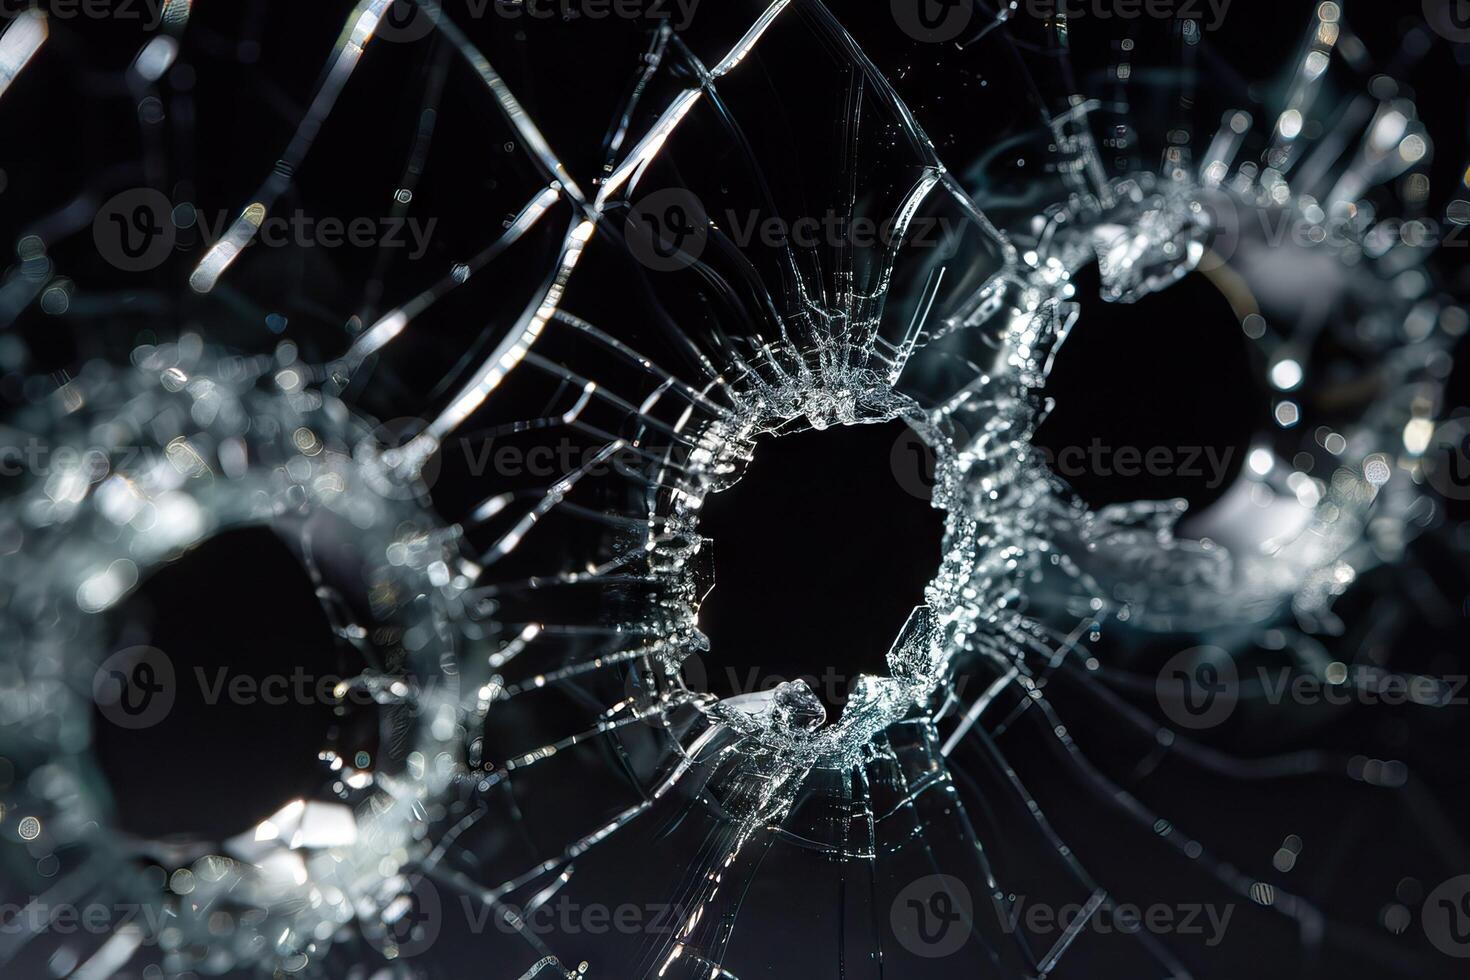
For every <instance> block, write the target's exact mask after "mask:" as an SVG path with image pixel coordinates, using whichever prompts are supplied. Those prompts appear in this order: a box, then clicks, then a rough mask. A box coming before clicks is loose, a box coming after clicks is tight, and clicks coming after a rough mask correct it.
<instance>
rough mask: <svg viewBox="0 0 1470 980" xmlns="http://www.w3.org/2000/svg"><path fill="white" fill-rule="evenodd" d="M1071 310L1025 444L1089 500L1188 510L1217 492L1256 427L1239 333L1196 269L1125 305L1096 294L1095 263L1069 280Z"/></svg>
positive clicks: (1253, 379) (1260, 413) (1253, 376)
mask: <svg viewBox="0 0 1470 980" xmlns="http://www.w3.org/2000/svg"><path fill="white" fill-rule="evenodd" d="M1077 301H1078V302H1080V303H1081V305H1082V313H1081V317H1080V318H1079V319H1078V321H1077V324H1076V326H1075V327H1074V328H1073V330H1072V333H1071V335H1070V336H1069V337H1068V338H1067V341H1066V343H1065V344H1063V345H1062V348H1061V351H1060V352H1059V353H1058V354H1057V359H1056V364H1055V365H1054V367H1053V370H1052V373H1051V376H1050V377H1049V378H1048V380H1047V386H1046V394H1047V395H1048V396H1049V397H1051V398H1054V399H1055V400H1056V408H1055V410H1054V411H1053V412H1052V413H1051V415H1050V416H1048V417H1047V419H1046V421H1044V422H1043V423H1042V425H1041V427H1040V428H1039V429H1038V430H1037V433H1036V438H1035V444H1036V445H1037V447H1038V448H1040V449H1041V450H1042V451H1043V452H1044V453H1046V454H1047V458H1048V460H1049V461H1050V462H1051V466H1052V470H1053V472H1055V473H1057V475H1059V476H1061V477H1062V478H1063V479H1064V480H1066V481H1067V483H1069V484H1070V485H1071V486H1072V488H1073V489H1074V490H1076V491H1077V493H1078V494H1079V495H1080V496H1081V497H1082V499H1083V500H1085V501H1087V503H1088V504H1090V505H1092V506H1094V507H1098V506H1102V505H1104V504H1110V503H1121V502H1124V501H1132V500H1165V499H1168V498H1172V497H1183V498H1184V499H1185V500H1187V501H1188V502H1189V512H1190V513H1191V514H1197V513H1199V512H1200V511H1201V510H1202V509H1204V508H1205V507H1208V506H1209V505H1210V504H1211V503H1213V502H1214V501H1215V500H1217V499H1219V497H1220V496H1221V495H1223V494H1224V493H1225V491H1226V490H1227V489H1229V487H1230V485H1231V483H1233V482H1234V480H1235V478H1236V475H1237V474H1238V473H1239V472H1240V468H1241V467H1242V466H1243V465H1244V464H1245V457H1246V455H1247V454H1248V453H1249V451H1250V443H1251V437H1252V435H1253V433H1255V432H1258V431H1262V430H1264V429H1266V428H1267V422H1268V420H1269V412H1270V402H1269V399H1268V398H1267V395H1266V392H1265V391H1264V389H1263V388H1262V386H1261V384H1260V383H1259V382H1258V381H1257V375H1258V372H1259V370H1260V369H1259V368H1258V367H1257V366H1255V365H1253V363H1252V357H1253V353H1252V351H1251V349H1250V346H1249V343H1250V342H1249V340H1248V339H1247V338H1246V336H1245V334H1244V333H1243V332H1242V330H1241V328H1240V323H1239V321H1238V319H1237V318H1236V315H1235V313H1234V311H1233V310H1232V309H1231V307H1230V304H1229V302H1228V301H1227V300H1226V298H1225V297H1224V295H1222V294H1221V293H1220V291H1219V290H1218V289H1216V288H1215V286H1214V284H1212V283H1211V282H1210V281H1209V280H1208V279H1207V278H1205V276H1204V275H1202V274H1200V273H1191V274H1189V275H1188V276H1185V277H1184V279H1182V280H1181V281H1179V282H1178V283H1175V284H1174V285H1172V286H1170V287H1169V288H1167V289H1165V290H1163V291H1162V292H1159V293H1155V294H1153V295H1150V296H1147V297H1145V298H1144V299H1143V300H1142V301H1140V302H1138V303H1133V304H1120V303H1108V302H1104V301H1103V300H1102V299H1101V298H1100V297H1099V295H1098V278H1097V268H1096V266H1091V267H1088V268H1087V269H1086V270H1084V271H1083V272H1082V273H1081V274H1079V275H1078V277H1077Z"/></svg>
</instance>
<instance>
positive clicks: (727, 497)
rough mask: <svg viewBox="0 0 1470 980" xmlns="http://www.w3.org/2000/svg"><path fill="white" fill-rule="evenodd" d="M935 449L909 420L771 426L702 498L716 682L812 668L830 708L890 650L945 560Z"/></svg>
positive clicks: (763, 679) (749, 682)
mask: <svg viewBox="0 0 1470 980" xmlns="http://www.w3.org/2000/svg"><path fill="white" fill-rule="evenodd" d="M930 470H932V460H931V458H930V455H929V450H928V448H927V447H926V446H924V445H923V443H922V442H921V441H920V440H919V438H918V436H917V435H916V434H915V433H914V431H913V430H912V429H910V428H909V427H908V426H907V425H905V424H903V423H902V422H889V423H883V424H872V425H852V426H839V427H835V428H831V429H828V430H826V431H823V432H804V433H800V434H796V435H790V436H781V437H778V438H766V439H763V440H761V441H760V442H758V443H757V445H756V450H755V458H754V460H753V462H752V463H751V465H750V468H749V470H748V471H747V472H746V473H745V475H744V476H743V477H742V478H741V480H740V481H739V482H738V483H737V484H736V485H735V486H733V487H732V488H730V489H729V490H726V491H724V492H722V493H717V494H712V495H710V496H709V497H708V498H706V500H705V505H704V513H703V516H702V518H701V523H700V530H701V533H702V534H703V535H704V536H705V537H707V538H711V539H712V540H713V542H714V567H715V586H714V589H713V590H712V591H711V592H710V594H709V595H708V597H706V599H705V602H704V604H703V606H702V607H701V608H700V612H699V623H700V629H701V630H703V631H704V633H705V634H706V635H707V636H708V637H709V640H710V652H709V655H708V656H707V657H706V658H705V661H706V663H705V671H706V673H707V675H708V681H707V689H708V690H710V691H711V692H713V693H715V694H718V695H720V696H722V697H726V696H729V695H732V694H743V693H752V692H754V691H761V690H767V689H769V688H771V687H774V686H775V685H776V684H778V683H780V681H782V680H796V679H798V678H800V679H804V680H805V681H806V682H807V684H808V685H809V686H810V687H811V688H812V689H813V691H814V692H815V693H816V694H817V696H818V697H820V698H821V699H822V701H823V703H824V704H826V706H827V709H828V717H829V719H830V718H832V717H834V716H835V714H836V709H840V708H841V706H842V705H843V704H845V703H846V701H847V697H848V695H849V693H850V691H851V687H852V685H853V683H854V682H855V681H856V679H857V677H858V675H859V674H874V675H878V676H887V675H888V673H889V670H888V664H887V660H886V655H887V653H888V650H889V647H891V646H892V644H893V641H894V639H895V638H896V637H897V636H898V633H899V631H900V630H901V629H902V627H903V625H904V623H905V622H906V621H907V619H908V617H909V614H910V613H911V612H912V610H913V608H914V607H915V606H916V605H920V604H922V603H923V601H924V586H925V585H926V584H927V583H928V581H929V579H930V578H932V577H933V575H934V573H935V570H936V569H937V568H938V565H939V558H940V555H941V546H942V541H943V536H944V519H943V514H942V513H941V512H940V511H938V510H936V509H934V508H933V507H932V506H931V505H930V503H929V496H930V495H929V489H930V486H929V479H930V478H931V474H930V472H929V471H930Z"/></svg>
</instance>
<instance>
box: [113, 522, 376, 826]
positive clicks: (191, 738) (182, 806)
mask: <svg viewBox="0 0 1470 980" xmlns="http://www.w3.org/2000/svg"><path fill="white" fill-rule="evenodd" d="M109 615H110V617H111V622H112V623H113V624H114V630H113V637H114V640H113V643H112V646H111V648H110V649H109V650H108V651H106V652H107V653H109V654H110V653H113V652H115V651H122V650H131V649H134V648H138V647H151V648H153V649H154V650H156V651H160V652H161V654H162V655H163V656H165V657H166V658H167V662H168V664H169V665H170V667H171V670H172V683H171V684H169V685H168V690H159V691H157V693H155V694H154V695H153V696H159V697H165V698H166V697H167V696H168V694H169V693H171V694H172V704H171V705H169V706H167V707H166V709H165V713H164V714H162V716H161V717H158V718H156V719H154V720H148V723H147V724H144V725H143V726H142V727H132V725H131V724H125V725H119V724H117V723H116V722H115V718H116V717H118V716H117V715H116V712H115V710H114V711H110V712H104V711H103V710H101V709H97V708H94V712H93V714H94V739H95V741H96V751H97V758H98V761H99V764H100V765H101V767H102V771H103V773H104V775H105V776H106V777H107V779H108V783H109V786H110V788H111V790H112V795H113V799H114V802H115V805H116V814H115V817H116V820H117V822H118V824H119V826H120V827H121V828H122V829H124V830H126V831H129V832H132V833H136V834H140V835H145V836H149V837H165V836H180V837H195V838H203V839H211V840H218V839H220V838H224V837H228V836H231V835H234V834H237V833H240V832H241V831H244V830H246V829H247V828H249V827H251V826H253V825H255V824H256V823H258V822H259V821H260V820H261V819H263V818H265V817H267V816H269V815H270V814H272V813H274V812H275V811H276V810H278V809H280V807H281V806H283V805H284V804H286V803H288V802H290V801H291V800H293V799H297V798H301V797H305V798H318V799H320V798H323V796H322V791H323V787H324V785H325V783H326V779H325V778H324V776H325V773H326V769H325V765H324V763H322V762H321V761H320V760H319V758H318V754H319V753H320V751H321V750H322V749H323V748H325V747H327V746H328V745H329V744H334V745H335V746H336V747H337V749H338V751H351V750H348V749H347V748H346V747H347V745H348V744H349V743H350V744H351V745H352V746H353V750H355V749H357V748H363V749H367V750H371V749H373V748H375V746H374V745H373V744H372V742H371V739H370V736H369V735H368V733H369V732H370V731H371V730H372V727H373V726H372V718H371V717H370V716H371V713H372V709H371V706H368V707H358V706H356V704H355V702H354V703H349V704H348V705H347V706H346V707H343V706H342V705H341V704H340V703H339V702H338V701H337V699H336V698H335V697H334V696H333V694H332V690H333V688H334V687H335V686H336V681H337V680H340V679H343V678H347V677H351V676H354V675H356V674H357V673H359V672H360V671H361V670H362V667H363V665H362V663H361V658H360V656H359V655H358V654H357V653H356V652H355V651H353V650H351V649H350V648H349V647H347V646H345V645H344V644H342V643H340V642H339V641H338V640H337V638H336V636H335V635H334V634H333V632H332V629H331V625H330V623H329V621H328V619H327V614H326V611H325V610H324V609H323V607H322V605H321V603H320V601H319V600H318V599H317V597H316V595H315V586H314V585H313V583H312V581H311V578H310V576H309V575H308V574H307V572H306V570H305V568H303V567H302V565H301V562H300V561H299V560H298V559H297V558H296V556H295V555H293V554H292V552H291V550H290V549H289V548H288V547H287V545H286V544H285V543H283V541H282V540H281V539H280V538H279V537H277V535H276V534H275V533H274V532H272V531H270V530H269V529H266V528H249V529H243V530H233V531H227V532H225V533H223V534H220V535H218V536H216V537H215V538H213V539H211V540H209V541H207V542H205V543H204V544H202V545H200V546H199V547H197V548H195V549H194V550H192V551H190V552H189V553H188V554H186V555H184V556H183V557H182V558H180V559H179V560H178V561H175V562H173V563H172V564H169V565H167V566H165V567H163V568H160V569H158V570H157V571H156V572H154V573H153V574H152V575H150V576H149V577H148V578H147V579H145V580H144V581H143V582H142V583H141V584H140V585H139V587H138V588H137V590H135V591H134V592H133V594H132V595H130V596H129V597H128V598H127V599H126V600H124V601H123V602H122V603H120V604H119V606H118V607H116V608H115V609H113V610H112V611H111V612H110V614H109ZM156 656H157V654H148V655H147V657H148V658H150V659H151V658H153V657H156ZM109 662H111V661H109ZM154 666H155V667H156V666H157V664H156V662H155V663H154ZM125 669H126V668H125ZM148 677H149V685H150V686H151V687H153V688H160V689H161V688H163V687H164V685H165V684H166V683H167V682H166V680H165V675H164V674H163V673H162V672H160V671H157V670H154V671H153V672H152V673H151V674H149V675H148ZM131 683H132V685H133V686H132V687H131V688H130V689H129V690H128V692H127V693H128V695H129V696H130V697H131V698H132V700H133V702H134V706H142V705H143V704H144V703H145V702H144V701H143V700H142V699H143V698H144V697H145V696H146V695H145V692H144V688H143V686H142V685H140V684H139V682H138V680H137V678H133V679H132V682H131ZM163 703H164V704H165V705H167V701H165V702H163ZM144 717H145V718H146V717H147V716H144ZM344 727H350V728H351V729H352V735H351V737H350V738H347V739H342V738H339V737H338V736H339V735H340V733H341V730H342V729H343V728H344ZM349 761H351V756H350V755H349Z"/></svg>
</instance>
